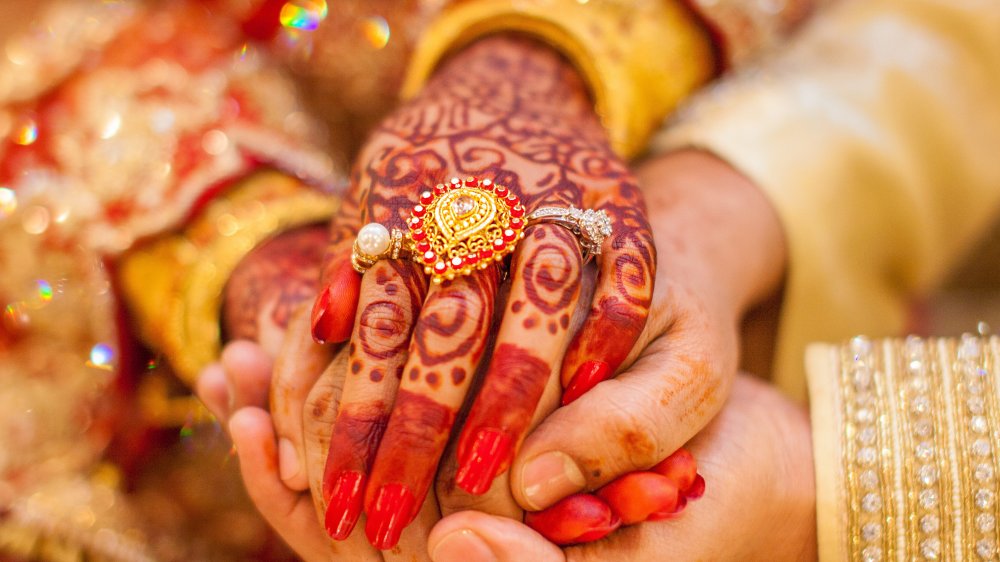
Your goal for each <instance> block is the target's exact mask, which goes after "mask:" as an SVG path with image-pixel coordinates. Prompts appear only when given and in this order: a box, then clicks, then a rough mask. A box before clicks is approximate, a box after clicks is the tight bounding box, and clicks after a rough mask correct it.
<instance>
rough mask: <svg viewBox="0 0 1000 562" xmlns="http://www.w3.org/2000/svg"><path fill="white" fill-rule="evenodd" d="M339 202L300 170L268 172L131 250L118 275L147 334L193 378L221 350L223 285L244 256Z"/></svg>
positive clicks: (176, 366) (184, 374)
mask: <svg viewBox="0 0 1000 562" xmlns="http://www.w3.org/2000/svg"><path fill="white" fill-rule="evenodd" d="M338 205H339V200H337V199H335V198H332V197H330V196H329V195H325V194H322V193H319V192H317V191H315V190H312V189H310V188H308V187H306V186H305V185H303V184H302V183H301V182H300V181H298V180H296V179H294V178H292V177H289V176H287V175H284V174H281V173H278V172H273V171H268V172H260V173H257V174H255V175H253V176H250V177H248V178H246V179H244V180H242V181H240V182H239V183H237V184H236V185H234V186H233V187H232V188H230V190H229V192H228V193H226V194H224V195H222V196H220V197H218V198H216V199H214V200H213V201H212V202H210V203H209V204H208V205H207V206H206V207H205V209H204V210H203V211H202V212H201V213H200V214H199V215H198V217H197V218H195V219H194V220H192V221H191V223H190V224H189V225H188V226H187V227H186V228H185V229H184V230H183V231H182V232H180V233H177V234H173V235H169V236H166V237H163V238H158V239H156V240H154V241H152V242H150V243H147V244H144V245H141V246H139V247H137V248H134V249H132V250H130V251H128V252H127V253H126V254H125V255H124V256H123V257H122V258H121V261H120V262H119V267H118V276H119V282H120V284H121V288H122V293H123V295H124V298H125V301H126V304H127V305H128V307H129V309H130V311H131V312H132V314H133V315H134V316H135V317H136V319H137V324H138V328H139V335H140V336H141V337H142V338H143V340H144V341H145V342H146V343H147V344H149V345H151V346H152V347H153V348H154V349H158V350H160V351H162V352H163V354H164V355H165V356H166V358H167V360H168V362H169V363H170V366H171V367H172V368H173V370H174V372H176V373H177V375H178V376H179V377H180V378H181V379H182V380H183V381H184V382H185V383H187V384H189V385H193V384H194V383H195V381H196V379H197V376H198V372H199V371H200V370H201V369H202V368H203V367H204V366H205V365H207V364H208V363H210V362H212V361H214V360H216V359H217V358H218V356H219V353H220V350H221V345H222V343H221V331H220V324H219V315H220V312H221V309H222V293H223V289H224V288H225V285H226V282H227V281H228V280H229V276H230V275H231V274H232V272H233V271H234V270H235V269H236V266H237V265H238V264H239V262H240V260H241V259H242V258H243V257H244V256H245V255H246V254H247V253H249V252H250V251H251V250H252V249H253V248H254V247H256V246H257V245H258V244H260V243H261V242H263V241H264V240H266V239H268V238H270V237H272V236H274V235H275V234H278V233H280V232H283V231H286V230H289V229H291V228H295V227H297V226H303V225H307V224H310V223H315V222H319V221H323V220H326V219H329V218H330V216H331V215H332V214H333V213H334V211H335V210H336V208H337V206H338Z"/></svg>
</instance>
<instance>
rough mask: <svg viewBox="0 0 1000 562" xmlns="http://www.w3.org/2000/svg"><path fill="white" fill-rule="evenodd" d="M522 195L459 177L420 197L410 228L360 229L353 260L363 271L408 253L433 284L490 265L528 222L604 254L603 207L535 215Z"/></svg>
mask: <svg viewBox="0 0 1000 562" xmlns="http://www.w3.org/2000/svg"><path fill="white" fill-rule="evenodd" d="M525 214H526V211H525V208H524V205H522V204H521V199H520V198H519V197H518V196H517V195H515V194H513V193H511V192H510V191H509V190H508V189H507V188H506V187H504V186H502V185H496V184H494V183H493V182H492V181H490V180H488V179H484V180H478V179H476V178H472V177H470V178H466V179H465V180H464V181H462V180H459V179H458V178H452V180H451V181H450V182H448V183H446V184H444V183H439V184H437V185H436V186H435V187H434V189H433V190H429V191H425V192H423V193H422V194H421V195H420V202H419V203H418V204H417V205H414V207H413V209H412V210H411V211H410V218H409V219H408V220H407V232H405V233H404V232H403V231H401V230H400V229H392V230H391V231H390V230H389V229H387V228H386V227H385V226H383V225H381V224H378V223H369V224H367V225H365V226H364V227H363V228H362V229H361V230H360V231H359V232H358V237H357V239H356V240H355V241H354V247H353V251H352V252H351V263H352V265H354V269H355V270H356V271H358V273H364V272H365V271H368V269H369V268H371V267H372V266H373V265H374V264H375V262H377V261H378V260H380V259H398V258H400V257H409V258H410V259H412V260H413V261H415V262H417V263H421V264H423V266H424V272H425V273H427V274H428V275H431V276H432V280H433V281H434V283H441V282H443V281H444V280H446V279H448V280H451V279H454V278H455V277H457V276H459V275H468V274H470V273H472V272H473V271H475V270H476V269H486V268H487V267H488V266H489V265H490V264H491V263H493V262H497V261H500V260H502V259H503V258H504V257H505V256H507V255H508V254H510V253H511V252H513V251H514V248H516V247H517V243H518V241H519V240H521V239H522V238H524V230H525V229H526V228H527V227H528V226H532V225H534V224H539V223H543V222H545V223H552V224H557V225H560V226H563V227H565V228H567V229H569V230H570V231H571V232H573V234H575V235H576V237H577V239H578V240H579V241H580V245H581V249H582V251H583V254H584V256H585V257H586V258H588V259H589V258H590V257H592V256H595V255H598V254H600V253H601V245H602V244H603V243H604V240H605V239H606V238H607V237H608V236H610V235H611V219H610V218H609V217H608V215H607V214H606V213H605V212H604V211H594V210H591V209H577V208H575V207H569V208H563V207H542V208H540V209H537V210H535V211H534V212H532V213H531V214H530V215H528V216H525Z"/></svg>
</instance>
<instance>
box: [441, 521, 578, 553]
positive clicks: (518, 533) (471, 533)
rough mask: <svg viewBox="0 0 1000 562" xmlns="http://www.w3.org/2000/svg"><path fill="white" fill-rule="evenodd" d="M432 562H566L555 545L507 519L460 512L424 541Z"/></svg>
mask: <svg viewBox="0 0 1000 562" xmlns="http://www.w3.org/2000/svg"><path fill="white" fill-rule="evenodd" d="M427 548H428V551H429V552H430V555H431V559H432V560H433V561H434V562H480V561H482V562H491V561H496V562H520V561H522V560H532V561H533V562H565V560H566V557H565V556H564V555H563V553H562V550H560V549H559V547H557V546H556V545H554V544H552V543H550V542H549V541H547V540H545V538H544V537H542V535H539V534H538V533H536V532H535V531H534V530H532V529H531V528H530V527H528V526H527V525H525V524H524V523H521V522H520V521H515V520H513V519H509V518H507V517H501V516H497V515H487V514H485V513H481V512H478V511H460V512H458V513H453V514H451V515H449V516H448V517H445V518H444V519H442V520H441V521H439V522H438V524H437V525H435V526H434V530H432V531H431V534H430V537H428V540H427Z"/></svg>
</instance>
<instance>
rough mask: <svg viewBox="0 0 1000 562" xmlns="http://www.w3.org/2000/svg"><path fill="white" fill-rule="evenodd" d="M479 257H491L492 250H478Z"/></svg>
mask: <svg viewBox="0 0 1000 562" xmlns="http://www.w3.org/2000/svg"><path fill="white" fill-rule="evenodd" d="M479 259H481V260H489V259H493V250H479Z"/></svg>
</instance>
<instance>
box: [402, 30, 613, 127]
mask: <svg viewBox="0 0 1000 562" xmlns="http://www.w3.org/2000/svg"><path fill="white" fill-rule="evenodd" d="M471 68H481V69H489V70H488V72H477V73H475V74H474V76H475V80H476V82H475V83H474V84H470V83H469V80H470V78H469V77H470V75H471V73H470V69H471ZM455 97H458V98H459V99H465V100H468V102H469V105H468V107H469V109H471V110H472V111H473V112H477V113H483V114H486V115H489V114H496V115H504V116H505V117H506V119H507V120H508V121H512V120H513V119H517V118H523V119H524V121H523V122H513V123H509V125H508V126H510V127H511V128H517V129H520V130H519V132H520V133H522V134H524V133H528V134H530V133H531V131H532V130H533V129H535V128H546V129H549V128H554V127H559V128H562V127H566V126H570V127H572V128H574V129H577V130H579V131H580V132H581V133H582V134H584V135H585V136H588V137H594V138H595V139H600V140H601V141H603V142H605V143H606V142H607V136H606V134H605V132H604V130H603V129H602V127H601V124H600V119H599V118H598V116H597V112H596V110H595V109H594V105H593V102H592V100H591V98H590V94H589V92H588V90H587V86H586V84H585V83H584V81H583V79H582V77H581V76H580V74H579V73H578V72H577V70H576V68H575V67H574V66H573V65H572V64H571V63H570V62H569V61H568V60H566V59H565V58H564V57H563V56H562V55H561V54H559V52H557V51H556V50H555V49H554V48H552V47H550V46H548V45H546V44H545V43H542V42H540V41H538V40H535V39H532V38H530V37H527V36H522V35H517V34H500V35H493V36H489V37H485V38H483V39H481V40H479V41H477V42H475V43H473V44H471V45H469V46H468V47H466V48H465V49H463V50H462V51H461V52H459V53H457V54H456V55H454V56H453V57H452V58H450V59H449V60H448V61H446V62H445V63H444V64H443V65H442V66H441V68H440V69H439V70H438V72H437V73H435V75H434V77H433V79H432V80H431V82H429V83H428V85H427V87H426V88H425V89H424V91H423V92H422V93H421V95H420V97H419V98H417V99H418V100H422V101H430V102H431V103H433V101H434V100H436V99H442V98H444V99H448V98H452V99H454V98H455ZM484 101H485V102H486V103H484ZM418 103H420V102H419V101H418ZM595 135H596V136H595Z"/></svg>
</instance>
